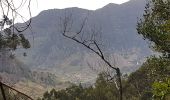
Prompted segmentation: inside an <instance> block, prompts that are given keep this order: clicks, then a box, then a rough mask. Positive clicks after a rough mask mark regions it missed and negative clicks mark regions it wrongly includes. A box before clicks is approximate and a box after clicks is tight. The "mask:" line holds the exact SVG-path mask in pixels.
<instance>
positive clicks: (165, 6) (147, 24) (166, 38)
mask: <svg viewBox="0 0 170 100" xmlns="http://www.w3.org/2000/svg"><path fill="white" fill-rule="evenodd" d="M137 30H138V33H139V34H141V35H142V36H143V38H144V39H147V40H149V41H150V42H151V47H153V48H154V50H156V51H159V52H161V53H163V54H164V56H165V57H170V1H169V0H150V2H148V3H147V4H146V7H145V13H144V15H143V18H142V19H140V20H139V21H138V25H137Z"/></svg>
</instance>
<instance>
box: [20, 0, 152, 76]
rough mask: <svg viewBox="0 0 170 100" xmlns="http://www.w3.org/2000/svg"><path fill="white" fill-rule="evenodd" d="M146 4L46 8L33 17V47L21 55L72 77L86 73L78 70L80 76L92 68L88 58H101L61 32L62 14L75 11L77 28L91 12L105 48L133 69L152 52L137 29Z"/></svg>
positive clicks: (137, 1) (137, 0) (31, 62)
mask: <svg viewBox="0 0 170 100" xmlns="http://www.w3.org/2000/svg"><path fill="white" fill-rule="evenodd" d="M144 6H145V1H144V0H131V1H129V2H127V3H124V4H121V5H116V4H112V3H111V4H108V5H106V6H104V7H103V8H101V9H98V10H95V11H90V10H85V9H80V8H76V7H74V8H67V9H52V10H46V11H43V12H41V13H40V14H39V15H38V16H36V17H34V18H33V19H32V30H33V33H34V34H30V33H31V32H30V31H29V30H28V31H27V32H26V35H27V37H29V38H30V41H31V44H32V48H31V49H29V50H28V51H26V52H27V53H28V56H27V57H25V58H23V57H20V59H21V60H22V61H23V62H24V63H25V64H28V65H29V66H30V67H33V68H43V69H45V70H47V69H49V68H51V69H49V70H51V71H53V73H55V74H57V75H59V76H64V75H66V76H69V78H68V79H71V78H70V77H74V75H77V73H83V74H78V76H80V78H82V77H84V75H86V74H85V73H87V74H89V73H90V72H88V71H89V70H91V69H90V68H89V66H88V64H87V62H91V63H95V62H98V60H95V59H97V58H96V57H94V59H91V58H92V56H89V55H90V51H88V50H87V49H86V48H84V47H82V46H81V45H78V44H76V43H75V42H72V41H70V40H68V39H66V38H64V37H63V36H62V34H61V33H60V32H59V30H60V28H61V27H60V26H59V25H60V18H62V17H64V15H65V14H68V15H69V14H70V13H71V14H72V17H73V21H74V22H75V24H74V25H75V26H74V25H73V29H77V28H78V26H79V25H80V23H81V19H82V18H84V17H85V16H88V22H89V23H88V24H89V25H91V26H95V27H101V28H102V44H103V45H104V47H103V50H104V51H106V52H107V54H109V55H112V56H114V55H117V58H119V59H118V60H119V61H118V62H120V63H118V65H117V66H119V67H120V68H121V70H122V71H123V72H129V71H133V70H135V69H136V68H138V66H139V65H140V63H141V62H142V61H143V60H144V58H145V57H146V56H148V55H149V54H150V49H149V48H148V47H147V44H146V42H145V41H144V40H143V39H142V38H141V37H140V36H139V35H138V34H137V32H136V22H137V17H140V16H141V15H142V14H143V10H144ZM33 38H34V41H32V39H33ZM110 58H113V57H110ZM89 59H91V60H92V61H89ZM111 61H113V59H111ZM96 66H97V65H96ZM75 73H76V74H75ZM91 73H92V72H91ZM72 75H73V76H72ZM82 79H83V78H82Z"/></svg>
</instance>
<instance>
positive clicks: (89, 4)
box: [6, 0, 129, 21]
mask: <svg viewBox="0 0 170 100" xmlns="http://www.w3.org/2000/svg"><path fill="white" fill-rule="evenodd" d="M21 1H23V0H14V3H15V5H16V7H17V6H20V4H21ZM28 1H29V0H27V2H26V3H23V4H25V5H22V6H21V8H20V9H18V12H19V13H20V14H21V15H23V16H24V17H25V18H26V19H25V20H28V19H29V18H30V17H29V12H28V8H27V5H28ZM127 1H129V0H31V13H32V17H34V16H36V15H37V14H39V13H40V12H41V11H42V10H47V9H54V8H58V9H63V8H68V7H79V8H84V9H89V10H96V9H98V8H102V7H103V6H105V5H107V4H109V3H116V4H121V3H124V2H127ZM6 10H7V9H6ZM18 20H20V18H17V21H18Z"/></svg>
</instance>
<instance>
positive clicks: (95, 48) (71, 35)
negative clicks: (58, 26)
mask: <svg viewBox="0 0 170 100" xmlns="http://www.w3.org/2000/svg"><path fill="white" fill-rule="evenodd" d="M68 17H70V16H65V17H64V19H63V20H62V21H63V22H62V23H63V24H62V29H63V30H62V34H63V36H64V37H66V38H68V39H71V40H73V41H75V42H77V43H78V44H81V45H83V46H84V47H86V48H87V49H89V50H91V51H92V52H93V53H95V54H96V55H97V56H99V57H100V58H101V59H102V60H103V61H104V62H105V63H106V65H108V66H109V67H110V68H111V69H113V70H115V71H116V76H117V81H118V84H119V86H118V90H119V94H120V95H119V99H120V100H122V99H123V97H122V95H123V91H122V83H121V73H120V69H119V68H118V67H116V66H112V65H111V63H110V62H109V61H108V60H106V59H105V57H104V54H103V51H102V50H101V48H100V47H99V44H98V43H97V40H96V37H95V36H96V34H97V33H95V31H94V29H93V30H92V32H91V36H90V40H88V39H84V40H83V39H82V38H83V37H80V36H83V35H84V33H83V35H80V34H81V33H82V31H83V30H84V29H85V25H87V19H86V18H85V19H84V20H83V23H82V24H81V26H80V29H79V31H78V32H72V31H70V30H68V26H69V22H73V21H72V19H71V18H68ZM86 35H87V34H86ZM78 37H80V38H78ZM116 84H117V83H116Z"/></svg>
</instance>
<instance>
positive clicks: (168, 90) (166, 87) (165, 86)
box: [152, 79, 170, 100]
mask: <svg viewBox="0 0 170 100" xmlns="http://www.w3.org/2000/svg"><path fill="white" fill-rule="evenodd" d="M152 88H153V90H152V92H153V95H154V98H158V99H160V100H166V99H168V96H170V79H167V81H164V82H161V81H160V82H154V83H153V85H152ZM169 99H170V98H169Z"/></svg>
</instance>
